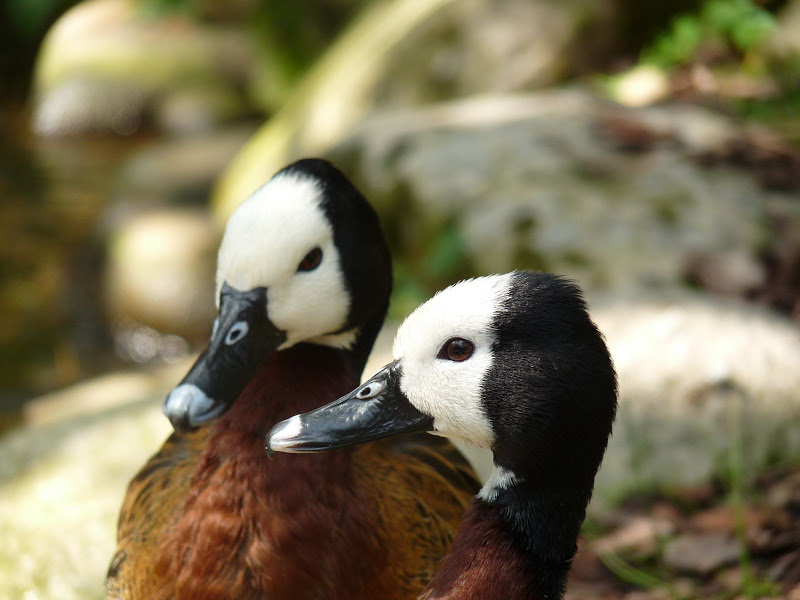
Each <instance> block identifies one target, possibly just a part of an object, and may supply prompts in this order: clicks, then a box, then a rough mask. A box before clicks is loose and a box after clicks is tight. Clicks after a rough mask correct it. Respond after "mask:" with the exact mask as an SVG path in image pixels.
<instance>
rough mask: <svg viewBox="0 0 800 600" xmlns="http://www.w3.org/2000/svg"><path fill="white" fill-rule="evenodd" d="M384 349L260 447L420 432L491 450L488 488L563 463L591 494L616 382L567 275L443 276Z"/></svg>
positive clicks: (541, 475)
mask: <svg viewBox="0 0 800 600" xmlns="http://www.w3.org/2000/svg"><path fill="white" fill-rule="evenodd" d="M394 358H395V360H394V361H393V362H392V363H390V364H388V365H386V366H385V367H384V368H383V369H381V370H380V371H378V373H376V374H375V375H374V376H373V377H372V378H370V379H369V380H368V381H367V382H366V383H364V384H363V385H361V386H360V387H358V388H357V389H355V390H354V391H353V392H351V393H350V394H348V395H346V396H344V397H342V398H340V399H339V400H336V401H335V402H333V403H331V404H328V405H326V406H323V407H321V408H319V409H316V410H314V411H311V412H309V413H305V414H303V415H297V416H295V417H292V418H291V419H287V420H286V421H283V422H281V423H278V424H277V425H275V426H274V427H273V428H272V430H271V431H270V432H269V434H268V436H267V451H268V453H270V454H271V453H272V452H275V451H281V452H318V451H323V450H329V449H334V448H340V447H343V446H348V445H350V444H355V443H360V442H364V441H367V440H373V439H377V438H381V437H385V436H388V435H393V434H396V433H402V432H409V431H419V430H424V431H429V432H430V433H433V434H437V435H443V436H447V437H450V438H454V439H459V440H461V441H463V442H465V443H467V444H469V445H473V446H478V447H481V448H487V449H490V450H492V451H493V453H494V461H495V466H496V468H495V475H494V476H493V477H494V481H490V482H489V484H487V485H488V486H489V487H488V488H485V490H484V492H482V493H484V494H486V495H488V496H491V495H492V494H493V493H495V492H496V490H497V489H498V488H502V487H503V486H506V485H508V484H509V483H511V482H512V481H515V480H517V481H518V480H520V479H522V478H530V479H531V480H537V481H539V482H551V481H558V480H559V479H561V478H564V474H565V473H568V474H569V475H568V478H569V479H570V484H571V485H572V484H574V485H576V486H578V487H580V488H582V489H584V490H585V489H586V488H587V486H588V490H589V493H590V492H591V486H592V483H593V481H594V475H595V473H596V470H597V468H598V466H599V463H600V461H601V459H602V456H603V453H604V451H605V447H606V444H607V441H608V436H609V434H610V431H611V425H612V422H613V419H614V414H615V411H616V398H617V387H616V376H615V373H614V369H613V366H612V363H611V358H610V356H609V354H608V350H607V349H606V346H605V343H604V341H603V338H602V336H601V334H600V333H599V331H598V330H597V328H596V327H595V325H594V323H592V321H591V320H590V318H589V316H588V314H587V311H586V305H585V303H584V300H583V298H582V296H581V293H580V291H579V289H578V288H577V287H576V286H575V285H574V284H572V283H571V282H569V281H567V280H565V279H562V278H560V277H557V276H554V275H549V274H543V273H532V272H515V273H510V274H506V275H495V276H490V277H481V278H477V279H472V280H468V281H463V282H461V283H458V284H456V285H453V286H451V287H449V288H447V289H445V290H443V291H442V292H439V293H438V294H437V295H436V296H434V297H433V298H432V299H431V300H429V301H428V302H426V303H425V304H423V305H421V306H420V307H419V308H417V310H416V311H414V313H412V314H411V315H410V316H409V317H408V319H406V321H405V322H404V323H403V325H402V326H401V327H400V329H399V331H398V333H397V337H396V339H395V343H394Z"/></svg>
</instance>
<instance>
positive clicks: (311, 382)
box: [211, 343, 364, 458]
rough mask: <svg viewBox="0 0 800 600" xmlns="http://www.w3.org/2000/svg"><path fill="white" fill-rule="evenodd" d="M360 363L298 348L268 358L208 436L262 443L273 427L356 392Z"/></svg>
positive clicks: (337, 353)
mask: <svg viewBox="0 0 800 600" xmlns="http://www.w3.org/2000/svg"><path fill="white" fill-rule="evenodd" d="M363 366H364V365H363V362H362V361H361V359H360V357H358V356H356V355H354V354H353V352H352V351H350V350H344V349H338V348H332V347H329V346H322V345H317V344H308V343H301V344H297V345H296V346H293V347H291V348H287V349H286V350H281V351H279V352H276V353H274V354H273V355H272V356H270V357H269V358H268V359H267V360H266V361H264V364H263V365H262V366H261V367H260V369H259V370H258V371H257V372H256V374H255V375H254V376H253V378H252V379H251V380H250V382H249V383H248V384H247V387H246V388H245V389H244V390H243V391H242V393H241V394H240V395H239V398H237V400H236V402H235V403H234V404H233V406H232V407H231V409H230V410H229V411H228V412H227V413H226V414H225V415H224V416H223V417H222V418H220V419H219V420H218V421H217V423H215V424H214V425H213V426H212V432H211V436H212V438H213V437H216V436H217V435H219V434H222V433H224V432H226V431H230V430H236V431H239V432H250V433H252V434H253V436H255V437H258V438H260V439H259V444H260V448H259V452H260V453H261V455H264V448H263V438H264V436H265V435H266V434H267V431H269V428H270V427H272V425H274V424H275V423H277V422H278V421H280V420H282V419H286V418H289V417H290V416H292V415H295V414H297V413H300V412H307V411H309V410H311V409H313V408H316V407H317V406H320V405H322V404H324V403H326V402H330V401H331V400H335V399H336V398H338V397H339V396H341V395H343V394H346V393H347V392H349V391H350V390H351V389H353V388H354V387H356V386H357V385H358V382H359V378H360V375H361V371H362V370H363ZM261 458H263V456H261Z"/></svg>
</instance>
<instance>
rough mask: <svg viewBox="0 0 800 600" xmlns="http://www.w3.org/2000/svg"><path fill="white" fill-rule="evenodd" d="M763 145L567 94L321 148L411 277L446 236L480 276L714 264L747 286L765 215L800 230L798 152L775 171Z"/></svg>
mask: <svg viewBox="0 0 800 600" xmlns="http://www.w3.org/2000/svg"><path fill="white" fill-rule="evenodd" d="M767 138H768V136H766V134H763V133H758V134H751V132H749V130H747V129H744V128H742V127H741V126H740V125H738V124H737V123H735V122H734V121H732V120H731V119H729V118H727V117H724V116H722V115H720V114H717V113H714V112H712V111H710V110H707V109H703V108H700V107H693V106H687V105H672V106H669V105H666V106H660V107H652V108H647V109H631V108H623V107H619V106H616V105H613V104H611V103H610V102H608V101H605V100H603V99H600V98H598V97H596V96H594V95H592V94H591V93H588V92H587V91H585V90H581V89H562V90H556V91H544V92H539V93H533V94H528V95H516V96H488V97H478V98H473V99H470V100H464V101H459V102H454V103H449V104H439V105H433V106H430V107H427V108H421V109H409V110H396V111H386V112H381V113H376V114H373V115H372V116H370V117H368V118H366V119H364V120H363V121H362V122H361V123H360V125H359V126H357V127H356V128H354V130H353V131H352V133H351V135H350V136H349V138H348V139H347V140H345V141H344V142H342V143H341V144H340V145H339V146H338V147H337V148H335V149H334V150H333V151H332V152H330V156H331V157H332V158H333V160H334V161H335V162H336V163H337V164H338V165H339V166H340V167H342V168H343V169H344V170H345V171H346V172H347V173H348V174H349V175H351V176H352V177H354V179H355V180H356V181H357V182H358V184H359V185H361V187H362V188H363V191H364V192H365V194H366V195H367V197H368V198H370V199H371V200H372V202H374V203H375V204H376V205H377V207H378V210H379V212H380V213H381V215H382V217H383V220H384V223H386V224H387V225H388V227H389V229H390V230H391V231H392V233H393V239H394V240H395V241H396V244H397V246H396V247H395V251H396V252H397V253H398V254H399V255H401V256H410V257H421V258H420V259H418V261H417V263H414V264H412V268H415V269H417V270H418V271H423V272H424V271H425V270H426V269H427V268H428V266H427V265H426V264H425V260H426V259H427V257H429V256H430V252H428V250H429V249H430V248H431V247H433V246H435V244H436V243H437V238H438V237H439V236H441V235H442V234H443V232H445V235H451V234H452V232H453V231H455V232H456V233H457V236H458V237H459V238H460V240H461V243H462V251H463V257H462V267H464V268H466V269H467V270H468V271H471V272H474V273H490V272H495V271H506V270H508V269H509V268H520V267H529V268H530V267H533V268H540V269H546V270H550V271H555V272H558V273H563V274H566V275H569V276H571V277H573V278H576V279H577V280H579V281H580V282H581V283H582V284H583V286H584V287H586V288H587V289H590V290H620V289H653V288H673V287H680V286H681V285H682V284H683V281H684V279H685V277H686V276H687V273H688V272H689V271H691V267H692V265H694V264H695V263H696V261H697V260H699V259H703V258H709V257H711V258H714V259H715V260H717V262H718V263H719V264H721V265H723V266H725V268H727V269H729V270H730V271H731V273H732V274H731V277H733V278H736V279H737V282H738V283H737V285H739V286H740V287H742V286H743V287H744V288H745V289H747V288H748V287H752V286H756V287H757V286H759V285H760V284H761V283H763V278H764V273H763V267H762V266H761V264H760V263H759V259H758V254H759V251H760V250H761V249H762V248H763V247H764V246H765V245H767V244H768V243H769V242H770V241H771V236H772V235H773V234H774V232H773V230H772V228H771V227H772V222H773V221H772V219H773V218H774V217H775V216H776V215H780V216H781V218H782V219H784V220H788V221H789V222H790V223H794V224H797V223H800V194H799V193H798V189H797V187H795V186H796V182H795V181H794V179H793V178H792V177H793V176H792V175H791V173H792V172H793V169H798V168H800V161H797V160H796V158H795V157H792V155H791V154H790V153H789V154H788V155H787V157H786V160H788V162H787V163H786V164H787V166H786V168H785V169H783V171H780V169H775V168H774V166H775V165H774V164H773V163H771V162H770V160H771V159H770V156H769V151H768V150H765V148H771V147H770V146H768V144H767V142H766V141H765V139H767ZM759 144H760V145H759ZM772 151H774V152H778V150H772ZM792 161H794V162H792ZM778 164H779V163H778ZM456 271H457V272H459V273H460V271H458V269H456ZM462 271H463V268H462ZM737 289H738V288H737Z"/></svg>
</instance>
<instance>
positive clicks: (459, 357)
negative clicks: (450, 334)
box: [436, 338, 475, 362]
mask: <svg viewBox="0 0 800 600" xmlns="http://www.w3.org/2000/svg"><path fill="white" fill-rule="evenodd" d="M474 350H475V345H474V344H473V343H472V342H470V341H469V340H465V339H464V338H453V339H452V340H448V341H447V342H445V344H444V346H442V348H441V350H439V354H437V355H436V358H443V359H444V360H452V361H453V362H463V361H465V360H467V359H468V358H469V357H470V356H472V352H473V351H474Z"/></svg>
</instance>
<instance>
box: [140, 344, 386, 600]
mask: <svg viewBox="0 0 800 600" xmlns="http://www.w3.org/2000/svg"><path fill="white" fill-rule="evenodd" d="M359 371H360V367H359V366H358V365H357V363H355V362H354V360H353V358H352V356H350V355H349V354H348V353H347V352H346V351H343V350H337V349H334V348H330V347H325V346H318V345H312V344H299V345H297V346H295V347H292V348H289V349H287V350H283V351H281V352H277V353H275V354H274V355H273V356H271V357H270V358H269V359H267V361H266V362H265V363H264V365H263V366H262V367H261V369H260V371H259V372H258V373H257V374H256V376H255V377H253V379H252V380H251V382H250V384H249V385H248V386H247V388H246V389H245V390H244V392H242V394H241V395H240V396H239V398H238V399H237V401H236V403H235V404H234V406H233V407H231V410H229V411H228V412H227V413H226V414H225V415H224V416H223V417H222V418H220V419H219V421H218V422H217V423H216V424H215V425H214V426H213V428H212V429H211V430H210V431H209V437H208V441H207V443H206V445H205V449H204V451H203V453H202V455H201V456H200V457H199V460H198V462H197V465H196V468H195V471H194V474H193V477H192V481H191V484H190V489H189V491H188V493H187V495H186V499H185V501H184V504H183V510H182V514H181V516H180V518H179V520H178V522H177V523H176V525H175V527H174V528H173V529H172V530H171V532H170V534H169V535H168V536H167V539H166V540H165V542H164V545H163V546H162V549H161V555H160V560H159V562H158V564H157V566H156V573H157V574H158V575H159V577H161V579H162V581H165V582H170V583H169V584H168V585H165V587H164V590H163V594H162V595H161V596H159V600H160V599H161V598H167V597H169V598H211V597H235V598H251V597H258V598H261V597H267V598H297V599H302V600H310V599H312V598H321V597H322V598H326V597H337V598H348V599H350V598H360V597H362V595H361V591H362V590H361V588H360V586H361V585H362V584H363V582H364V581H368V580H370V578H371V577H374V576H375V575H374V574H375V573H376V572H378V571H379V570H380V569H381V568H382V564H383V563H382V560H383V558H382V557H383V554H382V552H381V549H380V548H379V547H378V546H377V542H376V538H375V536H374V535H373V532H374V531H375V523H373V522H372V521H371V518H370V515H369V513H368V511H363V510H360V509H358V510H350V508H351V507H362V506H364V505H365V503H366V502H367V498H365V497H364V495H363V490H362V489H361V488H360V487H359V486H357V485H356V483H355V481H354V476H353V470H352V455H353V451H352V450H351V449H345V450H341V451H337V452H330V453H326V454H314V455H308V456H293V455H281V456H277V457H275V459H274V460H272V461H270V460H268V459H267V456H266V453H265V450H264V436H265V434H266V432H267V431H268V429H269V428H270V426H271V425H273V424H274V423H275V422H277V421H278V420H280V419H285V418H288V417H289V416H291V415H294V414H296V413H298V412H304V411H308V410H310V409H311V408H314V407H317V406H319V405H321V404H324V403H326V402H330V401H331V400H334V399H335V398H337V397H339V396H341V395H343V394H345V393H347V392H348V391H350V390H351V389H352V388H353V387H355V386H356V385H357V383H358V372H359ZM331 523H335V524H336V535H335V536H334V535H332V534H331ZM340 540H346V542H344V543H342V542H341V541H340ZM363 556H371V557H373V558H374V560H373V561H363V560H360V561H359V560H357V559H358V558H359V557H363ZM219 565H226V567H225V569H226V570H225V572H224V573H222V571H220V570H219ZM211 573H217V574H218V576H215V577H211V576H210V575H209V574H211ZM299 581H302V582H315V583H314V585H313V586H307V587H304V588H303V589H302V590H298V589H297V586H298V582H299ZM212 585H213V586H214V587H210V586H212Z"/></svg>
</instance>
